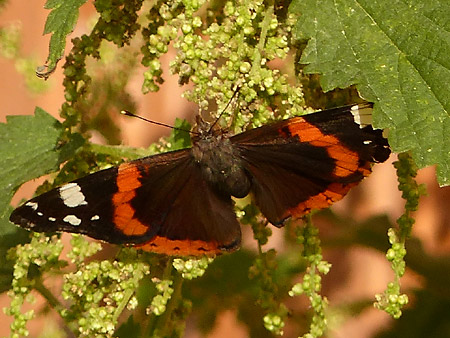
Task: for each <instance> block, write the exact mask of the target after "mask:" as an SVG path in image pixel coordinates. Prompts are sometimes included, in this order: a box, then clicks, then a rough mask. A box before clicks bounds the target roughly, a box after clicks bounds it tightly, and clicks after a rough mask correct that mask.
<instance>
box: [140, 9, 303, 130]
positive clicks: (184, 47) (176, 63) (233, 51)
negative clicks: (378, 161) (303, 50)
mask: <svg viewBox="0 0 450 338" xmlns="http://www.w3.org/2000/svg"><path fill="white" fill-rule="evenodd" d="M203 3H204V1H197V0H196V1H192V0H183V1H182V0H172V1H167V2H164V4H161V6H160V7H159V13H158V14H159V20H152V21H151V24H150V25H149V27H147V29H146V30H145V34H144V38H145V39H147V44H146V46H145V47H144V48H143V52H144V55H145V57H144V60H143V64H144V65H146V66H147V67H148V70H147V71H146V73H145V82H144V91H148V90H157V89H158V86H157V84H156V83H157V82H159V83H161V81H162V78H161V74H162V71H161V64H160V62H159V58H160V56H161V55H162V54H164V53H166V52H167V51H168V46H169V44H170V43H171V42H173V47H174V48H175V50H176V53H177V54H176V57H175V60H173V61H172V62H171V70H172V72H173V73H177V74H179V76H180V83H182V84H183V83H187V82H189V81H190V82H192V83H193V84H194V89H192V91H190V92H186V93H185V97H187V98H188V99H189V100H191V101H194V102H197V103H198V104H199V106H200V109H202V110H207V109H208V106H209V102H210V101H214V102H217V104H218V107H217V109H216V111H218V112H221V111H222V110H223V108H224V107H225V105H226V104H227V103H228V101H229V100H230V98H231V97H232V95H233V93H234V91H235V90H236V88H238V87H239V97H240V98H241V99H242V100H243V101H244V102H243V103H242V106H243V107H245V109H247V110H248V111H250V112H251V114H246V115H245V116H241V115H238V116H236V117H235V118H236V119H237V121H234V123H235V125H236V126H239V127H241V126H242V125H244V124H247V123H248V122H249V121H250V119H251V121H252V123H253V124H254V125H255V126H258V125H261V124H264V123H266V122H267V120H269V119H273V112H274V111H279V112H281V113H283V114H285V113H287V114H289V115H292V114H295V113H297V112H299V111H300V110H301V105H302V103H303V102H302V94H301V90H300V87H295V86H291V85H290V84H289V83H288V76H287V75H286V74H281V72H280V71H279V70H278V69H273V67H270V66H269V62H270V61H272V60H274V59H277V58H278V59H283V58H285V57H286V56H287V55H288V52H289V48H288V39H289V38H290V29H291V26H290V24H291V21H290V20H284V21H283V22H280V21H279V20H278V18H277V17H276V15H275V14H274V9H273V7H272V6H265V5H264V3H263V2H262V1H256V2H255V1H249V0H241V1H234V2H231V1H229V2H226V3H225V4H224V8H223V11H222V12H220V11H217V10H213V9H212V8H206V11H207V16H206V20H203V19H202V17H200V15H199V14H197V12H198V9H199V8H200V6H202V5H203ZM181 9H183V10H181ZM152 18H153V16H152ZM275 101H276V102H275Z"/></svg>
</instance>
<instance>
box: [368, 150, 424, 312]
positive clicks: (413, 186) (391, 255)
mask: <svg viewBox="0 0 450 338" xmlns="http://www.w3.org/2000/svg"><path fill="white" fill-rule="evenodd" d="M394 167H395V168H396V169H397V176H398V181H399V184H398V188H399V190H400V191H401V192H402V197H403V198H404V199H405V200H406V203H405V213H404V214H403V215H402V216H400V218H399V219H398V220H397V223H398V226H399V228H398V229H397V230H395V229H393V228H390V229H389V231H388V236H389V243H390V244H391V248H390V249H389V250H388V252H387V253H386V258H387V259H388V260H389V261H390V262H391V266H392V270H393V271H394V274H395V280H394V281H393V282H391V283H389V284H388V287H387V289H386V290H385V292H384V293H383V294H377V295H375V298H376V300H377V302H376V303H375V307H377V308H379V309H383V310H385V311H386V312H387V313H389V314H390V315H391V316H392V317H394V318H400V316H401V314H402V311H401V309H402V307H403V306H404V305H406V304H407V303H408V296H407V295H405V294H401V293H400V278H401V277H402V276H403V275H404V274H405V269H406V262H405V261H404V257H405V255H406V249H405V243H406V240H407V239H408V238H409V236H410V234H411V229H412V226H413V224H414V218H412V215H411V213H412V212H413V211H416V210H417V208H418V206H419V198H420V196H421V195H424V194H425V187H424V186H423V185H419V184H417V182H416V181H415V177H416V175H417V167H416V165H415V164H414V162H413V160H412V159H411V157H410V156H409V155H408V154H407V153H403V154H399V155H398V161H397V162H395V163H394Z"/></svg>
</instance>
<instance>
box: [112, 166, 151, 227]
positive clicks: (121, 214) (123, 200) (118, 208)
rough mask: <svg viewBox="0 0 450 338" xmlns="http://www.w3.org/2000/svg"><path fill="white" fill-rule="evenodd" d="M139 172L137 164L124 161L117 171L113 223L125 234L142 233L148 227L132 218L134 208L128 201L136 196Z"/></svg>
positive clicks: (139, 184) (113, 200)
mask: <svg viewBox="0 0 450 338" xmlns="http://www.w3.org/2000/svg"><path fill="white" fill-rule="evenodd" d="M140 177H141V173H140V171H139V169H138V167H137V166H135V165H133V164H129V163H124V164H121V165H120V166H119V170H118V173H117V190H118V191H117V192H116V193H115V194H114V195H113V198H112V202H113V205H114V207H115V209H114V218H113V221H114V224H115V226H116V229H117V230H119V231H120V232H122V233H123V234H125V235H127V236H136V235H143V234H145V233H146V232H147V231H148V227H147V226H146V225H144V224H142V223H141V222H140V221H139V220H138V219H137V218H134V213H135V210H134V208H133V207H132V205H131V203H130V201H131V200H132V199H133V198H134V197H135V196H136V189H137V188H139V187H140V186H141V182H140V181H139V178H140Z"/></svg>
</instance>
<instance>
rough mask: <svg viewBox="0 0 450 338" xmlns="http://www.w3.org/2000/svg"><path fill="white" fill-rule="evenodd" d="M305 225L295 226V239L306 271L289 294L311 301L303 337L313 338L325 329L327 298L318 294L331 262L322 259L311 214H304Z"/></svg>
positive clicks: (321, 334) (317, 234)
mask: <svg viewBox="0 0 450 338" xmlns="http://www.w3.org/2000/svg"><path fill="white" fill-rule="evenodd" d="M304 219H305V220H306V225H305V226H304V227H303V228H297V229H296V232H297V241H298V242H299V243H300V244H301V245H303V253H302V256H303V257H304V258H305V260H306V261H307V262H308V267H307V269H306V273H305V275H304V276H303V281H302V282H301V283H297V284H295V285H294V286H293V287H292V289H291V291H289V295H290V296H291V297H294V296H299V295H306V296H307V297H308V299H309V301H310V303H311V308H312V310H313V317H312V321H311V325H310V330H309V333H307V334H306V335H304V336H303V338H315V337H321V336H323V335H324V333H325V332H326V329H327V326H328V325H327V319H326V316H325V312H326V310H327V308H328V300H327V298H326V297H323V296H321V295H320V290H321V288H322V276H321V275H326V274H328V272H329V271H330V268H331V264H330V263H328V262H326V261H324V260H323V257H322V249H321V247H320V239H319V237H318V236H319V230H318V229H317V228H316V227H314V226H313V224H312V222H311V216H305V218H304Z"/></svg>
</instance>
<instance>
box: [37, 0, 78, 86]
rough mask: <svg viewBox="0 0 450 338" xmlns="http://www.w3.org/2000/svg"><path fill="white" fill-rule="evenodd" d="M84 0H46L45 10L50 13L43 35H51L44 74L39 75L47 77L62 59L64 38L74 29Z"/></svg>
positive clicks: (64, 44)
mask: <svg viewBox="0 0 450 338" xmlns="http://www.w3.org/2000/svg"><path fill="white" fill-rule="evenodd" d="M85 2H86V0H47V2H46V3H45V6H44V7H45V8H47V9H51V10H52V11H51V12H50V14H49V15H48V17H47V22H46V23H45V28H44V34H49V33H52V37H51V38H50V49H49V50H50V52H49V55H48V59H47V63H46V68H47V70H46V71H45V73H44V72H43V69H42V70H41V73H42V74H41V75H42V76H43V77H47V76H48V75H49V74H50V73H52V72H53V71H54V70H55V67H56V64H57V63H58V61H59V60H60V59H61V58H62V57H63V54H64V48H65V46H66V36H67V35H69V34H70V33H71V32H72V31H73V29H74V28H75V24H76V23H77V20H78V9H79V8H80V7H81V6H82V5H83V4H84V3H85Z"/></svg>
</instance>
